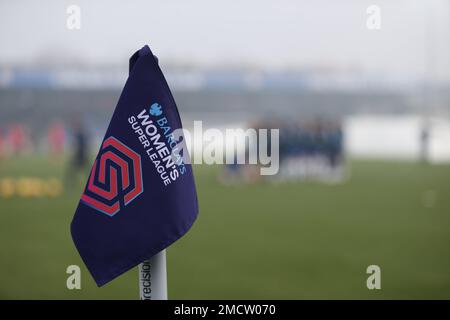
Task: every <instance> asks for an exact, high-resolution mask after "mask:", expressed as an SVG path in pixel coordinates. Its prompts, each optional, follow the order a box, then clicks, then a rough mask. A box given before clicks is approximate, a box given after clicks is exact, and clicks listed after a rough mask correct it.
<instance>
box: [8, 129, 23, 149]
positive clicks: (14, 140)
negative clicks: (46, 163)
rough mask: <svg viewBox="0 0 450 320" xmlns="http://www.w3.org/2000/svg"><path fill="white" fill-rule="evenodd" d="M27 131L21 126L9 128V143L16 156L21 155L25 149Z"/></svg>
mask: <svg viewBox="0 0 450 320" xmlns="http://www.w3.org/2000/svg"><path fill="white" fill-rule="evenodd" d="M25 140H26V139H25V129H24V127H23V125H21V124H14V125H12V126H11V127H10V128H9V132H8V142H9V145H10V147H11V151H12V152H13V153H14V154H19V153H20V152H22V151H23V150H24V148H25Z"/></svg>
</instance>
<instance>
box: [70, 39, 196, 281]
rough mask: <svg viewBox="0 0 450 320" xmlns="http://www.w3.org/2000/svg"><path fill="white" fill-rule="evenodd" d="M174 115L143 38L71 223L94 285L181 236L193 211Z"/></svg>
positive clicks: (189, 177)
mask: <svg viewBox="0 0 450 320" xmlns="http://www.w3.org/2000/svg"><path fill="white" fill-rule="evenodd" d="M181 127H182V125H181V119H180V116H179V114H178V110H177V106H176V104H175V101H174V98H173V96H172V93H171V92H170V89H169V86H168V85H167V82H166V80H165V78H164V75H163V73H162V71H161V69H160V68H159V66H158V60H157V58H156V57H155V56H154V55H153V54H152V52H151V50H150V48H149V47H148V46H144V47H143V48H142V49H140V50H139V51H137V52H136V53H135V54H134V55H133V56H132V57H131V58H130V70H129V77H128V80H127V82H126V84H125V87H124V89H123V91H122V94H121V96H120V99H119V102H118V104H117V106H116V109H115V111H114V114H113V116H112V119H111V122H110V124H109V127H108V129H107V131H106V135H105V137H104V139H103V142H102V145H101V147H100V151H99V153H98V155H97V157H96V159H95V161H94V164H93V166H92V170H91V173H90V176H89V178H88V181H87V183H86V187H85V189H84V192H83V194H82V196H81V199H80V202H79V204H78V207H77V210H76V212H75V215H74V218H73V220H72V224H71V232H72V238H73V241H74V243H75V245H76V247H77V249H78V251H79V253H80V255H81V258H82V259H83V261H84V263H85V264H86V266H87V268H88V269H89V271H90V273H91V274H92V276H93V277H94V279H95V281H96V283H97V285H98V286H102V285H104V284H105V283H107V282H109V281H111V280H113V279H114V278H116V277H117V276H119V275H120V274H122V273H124V272H126V271H128V270H129V269H131V268H133V267H135V266H136V265H138V264H139V263H141V262H143V261H144V260H147V259H149V258H151V257H152V256H154V255H155V254H156V253H158V252H159V251H161V250H163V249H165V248H166V247H168V246H169V245H170V244H172V243H173V242H175V241H176V240H178V239H179V238H180V237H182V236H183V235H184V234H185V233H186V232H187V231H188V230H189V229H190V227H191V226H192V224H193V223H194V221H195V219H196V217H197V214H198V203H197V194H196V190H195V183H194V177H193V172H192V167H191V165H190V164H188V163H185V162H188V161H183V157H182V156H183V153H182V150H186V149H185V148H184V149H183V148H182V147H184V146H185V144H184V138H183V136H181V137H178V138H177V136H176V135H174V134H173V132H174V130H176V129H180V128H181Z"/></svg>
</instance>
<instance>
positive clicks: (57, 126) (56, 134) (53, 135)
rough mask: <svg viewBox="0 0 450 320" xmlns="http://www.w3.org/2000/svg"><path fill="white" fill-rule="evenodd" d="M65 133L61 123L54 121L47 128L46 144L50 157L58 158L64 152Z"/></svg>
mask: <svg viewBox="0 0 450 320" xmlns="http://www.w3.org/2000/svg"><path fill="white" fill-rule="evenodd" d="M65 142H66V131H65V129H64V125H63V123H62V122H61V121H54V122H53V123H52V124H51V125H50V127H49V128H48V143H49V147H50V153H51V155H52V156H60V155H61V154H62V153H63V151H64V144H65Z"/></svg>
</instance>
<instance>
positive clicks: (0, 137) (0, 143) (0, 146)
mask: <svg viewBox="0 0 450 320" xmlns="http://www.w3.org/2000/svg"><path fill="white" fill-rule="evenodd" d="M3 149H4V143H3V135H2V131H1V130H0V159H2V158H3V157H4V150H3Z"/></svg>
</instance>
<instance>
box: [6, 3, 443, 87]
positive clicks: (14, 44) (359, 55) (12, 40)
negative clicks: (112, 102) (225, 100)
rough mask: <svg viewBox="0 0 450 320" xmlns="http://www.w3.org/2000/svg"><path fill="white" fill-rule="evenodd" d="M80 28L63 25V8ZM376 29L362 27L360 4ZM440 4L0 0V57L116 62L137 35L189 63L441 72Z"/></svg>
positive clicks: (403, 74)
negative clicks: (377, 18) (73, 8)
mask: <svg viewBox="0 0 450 320" xmlns="http://www.w3.org/2000/svg"><path fill="white" fill-rule="evenodd" d="M70 4H76V5H79V6H80V8H81V30H68V29H67V28H66V19H67V16H68V15H67V13H66V9H67V6H68V5H70ZM372 4H375V5H378V6H379V7H380V8H381V18H382V20H381V30H377V31H373V30H372V31H371V30H368V29H367V27H366V20H367V17H368V15H367V13H366V9H367V7H368V6H369V5H372ZM449 14H450V3H449V2H448V1H445V0H432V1H419V0H395V1H388V0H379V1H375V2H374V1H365V0H346V1H326V0H318V1H289V0H281V1H267V0H246V1H239V2H234V3H233V2H230V1H221V2H217V1H206V0H194V1H181V0H174V1H165V2H161V1H128V2H124V1H116V0H114V1H112V0H108V1H100V0H98V1H95V2H94V1H49V0H45V1H31V0H20V1H5V0H2V1H1V2H0V42H1V49H0V64H29V63H31V64H39V63H41V64H43V63H45V64H47V63H49V62H51V63H54V64H58V63H69V64H70V63H80V62H81V63H86V64H94V65H100V64H123V63H124V61H127V59H128V57H129V55H130V52H133V51H134V50H136V48H138V47H140V46H142V45H143V44H144V43H148V44H150V45H151V46H152V47H153V48H156V49H155V50H156V51H157V54H159V55H161V56H164V57H165V60H166V61H171V62H173V63H176V64H188V65H195V66H197V67H211V66H212V67H217V66H224V65H225V66H226V65H238V66H249V67H256V68H260V69H280V68H282V69H286V68H304V67H316V68H317V67H319V68H329V67H331V68H339V69H344V70H346V69H357V70H360V71H363V72H368V73H373V74H388V75H389V76H390V77H398V78H407V79H411V80H414V79H417V78H421V77H422V78H423V77H427V78H433V79H434V80H437V81H446V82H447V81H449V80H450V62H449V59H448V56H449V54H450V41H449V40H450V35H449V27H450V22H449V19H448V16H449Z"/></svg>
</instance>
